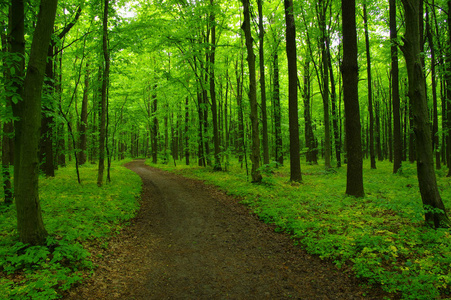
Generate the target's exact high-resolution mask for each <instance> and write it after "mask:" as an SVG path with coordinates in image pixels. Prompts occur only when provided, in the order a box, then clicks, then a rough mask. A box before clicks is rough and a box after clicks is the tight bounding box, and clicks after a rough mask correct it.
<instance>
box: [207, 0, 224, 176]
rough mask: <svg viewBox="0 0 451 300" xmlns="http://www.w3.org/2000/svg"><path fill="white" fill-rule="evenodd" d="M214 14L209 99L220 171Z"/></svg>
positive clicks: (214, 166) (213, 19) (215, 168)
mask: <svg viewBox="0 0 451 300" xmlns="http://www.w3.org/2000/svg"><path fill="white" fill-rule="evenodd" d="M210 5H211V7H212V8H213V0H210ZM215 22H216V20H215V14H214V13H213V12H212V13H211V16H210V23H211V51H210V55H209V58H210V99H211V116H212V120H213V144H214V148H215V157H214V159H215V162H214V165H213V169H214V170H215V171H221V170H222V168H221V149H220V146H219V129H218V105H217V100H216V86H215V51H216V25H215Z"/></svg>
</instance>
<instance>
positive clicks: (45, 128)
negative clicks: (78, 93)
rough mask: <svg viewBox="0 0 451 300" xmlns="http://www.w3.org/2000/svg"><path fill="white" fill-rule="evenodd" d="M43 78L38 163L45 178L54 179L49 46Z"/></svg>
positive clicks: (50, 52)
mask: <svg viewBox="0 0 451 300" xmlns="http://www.w3.org/2000/svg"><path fill="white" fill-rule="evenodd" d="M45 76H46V79H47V82H46V88H45V91H44V92H45V93H46V94H47V95H48V97H47V99H48V100H47V101H46V103H43V105H42V106H43V112H42V116H41V139H40V151H39V152H40V163H41V170H42V171H43V172H44V174H45V176H46V177H55V165H54V161H53V136H54V134H53V128H52V127H54V124H55V121H54V118H53V114H54V107H53V102H54V99H53V95H54V80H55V76H54V72H53V47H52V46H51V45H49V47H48V52H47V63H46V66H45Z"/></svg>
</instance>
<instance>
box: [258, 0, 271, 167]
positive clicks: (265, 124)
mask: <svg viewBox="0 0 451 300" xmlns="http://www.w3.org/2000/svg"><path fill="white" fill-rule="evenodd" d="M257 6H258V40H259V48H258V54H259V58H260V62H259V64H260V93H261V102H262V105H261V111H262V121H261V122H262V144H263V146H262V147H263V164H265V165H266V164H269V143H268V117H267V112H266V83H265V57H264V51H263V50H264V48H263V40H264V36H265V32H264V29H263V7H262V6H263V5H262V0H257Z"/></svg>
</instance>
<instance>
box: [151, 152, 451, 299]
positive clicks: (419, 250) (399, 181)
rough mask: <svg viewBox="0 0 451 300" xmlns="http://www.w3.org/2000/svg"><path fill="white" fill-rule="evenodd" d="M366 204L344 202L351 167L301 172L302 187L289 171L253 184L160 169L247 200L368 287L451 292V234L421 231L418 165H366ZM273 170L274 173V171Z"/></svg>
mask: <svg viewBox="0 0 451 300" xmlns="http://www.w3.org/2000/svg"><path fill="white" fill-rule="evenodd" d="M364 165H365V166H364V186H365V193H366V194H365V197H364V198H362V199H356V198H353V197H348V196H345V194H344V193H345V188H346V166H345V167H342V168H340V169H337V170H336V171H337V172H324V167H323V166H322V165H316V166H309V165H305V164H303V165H302V172H303V183H301V184H291V183H290V182H289V169H288V168H287V167H282V168H279V169H273V170H274V172H273V173H271V172H266V174H265V175H264V179H263V183H262V184H252V183H250V180H249V178H248V177H247V176H246V174H245V172H244V171H243V170H241V169H240V168H238V167H237V166H231V167H230V168H229V169H230V171H229V172H213V171H212V170H211V169H210V168H199V167H186V166H184V165H183V164H179V165H178V167H177V168H176V167H174V166H173V165H158V167H160V168H164V169H166V170H170V171H173V172H178V173H181V174H183V175H186V176H190V177H195V178H199V179H202V180H206V181H207V182H209V183H212V184H215V185H217V186H219V187H220V188H222V189H223V190H225V191H227V193H229V194H231V195H235V196H239V197H242V198H241V199H242V201H241V202H242V203H244V204H246V205H248V206H249V207H250V208H251V209H252V210H253V211H254V212H255V213H256V214H258V215H259V217H260V218H261V220H263V221H265V222H268V223H272V224H275V225H277V228H278V230H280V231H286V232H289V233H290V234H291V235H292V236H293V239H294V241H295V243H298V244H299V245H301V246H302V247H304V248H305V249H307V251H309V252H310V253H313V254H316V255H319V256H320V257H321V258H323V259H329V260H332V261H333V262H335V263H336V265H337V266H338V267H340V268H346V269H351V270H352V271H353V272H354V274H355V275H356V276H357V277H361V278H366V279H367V281H368V282H369V284H379V285H381V286H382V288H383V289H384V290H386V291H388V292H395V293H399V294H401V295H402V297H403V299H436V298H440V297H441V298H443V297H449V295H450V292H451V289H450V287H451V235H450V232H449V230H445V229H437V230H435V229H431V228H428V227H426V226H425V225H424V217H423V214H424V211H423V208H422V205H421V198H420V194H419V190H418V182H417V178H416V166H415V165H412V164H409V163H403V170H402V174H401V175H398V174H397V175H394V174H392V165H391V164H390V163H388V162H378V163H377V167H378V169H376V170H371V169H370V168H369V161H365V162H364ZM270 169H271V168H270ZM445 171H447V170H441V171H438V172H437V175H438V177H437V178H438V184H439V189H440V192H441V196H442V198H443V201H444V203H445V206H446V207H447V208H451V187H450V185H451V182H450V179H449V178H446V177H445V174H446V173H445Z"/></svg>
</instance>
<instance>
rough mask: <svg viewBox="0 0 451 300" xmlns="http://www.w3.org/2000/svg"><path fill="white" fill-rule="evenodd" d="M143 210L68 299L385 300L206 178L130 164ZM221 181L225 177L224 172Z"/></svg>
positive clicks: (69, 293) (376, 289)
mask: <svg viewBox="0 0 451 300" xmlns="http://www.w3.org/2000/svg"><path fill="white" fill-rule="evenodd" d="M126 167H128V168H129V169H131V170H133V171H134V172H136V173H137V174H139V176H141V178H142V181H143V193H142V202H141V210H140V211H139V213H138V216H137V217H136V218H134V219H133V220H132V222H131V226H129V227H127V228H125V229H124V230H123V232H122V233H121V234H119V235H117V236H115V237H113V238H112V239H111V241H110V242H109V247H108V250H107V251H104V254H103V257H102V258H101V259H98V260H97V261H96V264H97V265H98V268H97V269H96V270H95V272H94V274H93V276H92V277H91V278H90V279H88V280H87V281H86V282H85V283H83V284H82V285H80V286H78V287H76V288H74V289H72V290H70V291H69V292H68V294H67V295H66V299H382V298H384V296H385V297H386V296H390V295H387V294H386V293H384V292H383V291H382V290H381V289H379V288H373V289H371V290H367V289H365V288H363V287H361V284H362V282H361V281H360V280H358V279H355V278H353V277H352V274H346V273H345V272H343V271H341V270H338V269H337V268H336V267H335V266H334V265H333V264H332V263H330V262H326V261H322V260H320V259H319V258H318V257H315V256H311V255H309V254H307V253H306V252H305V251H303V250H302V249H300V247H297V246H294V245H293V241H292V240H291V239H290V238H289V236H287V235H286V234H280V233H275V232H274V228H273V227H271V226H269V225H266V224H264V223H262V222H260V221H259V220H258V218H257V217H256V216H255V215H253V214H251V213H250V211H249V210H248V209H247V208H246V207H244V206H243V205H241V204H239V203H238V200H237V199H236V198H233V197H231V196H228V195H226V194H225V193H223V192H221V191H219V190H218V189H217V188H215V187H213V186H210V185H205V184H204V183H202V182H201V181H197V180H192V179H187V178H184V177H181V176H179V175H175V174H171V173H168V172H164V171H161V170H158V169H155V168H152V167H149V166H146V165H144V161H143V160H137V161H134V162H132V163H129V164H127V165H126ZM218 176H220V173H218Z"/></svg>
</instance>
